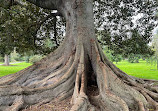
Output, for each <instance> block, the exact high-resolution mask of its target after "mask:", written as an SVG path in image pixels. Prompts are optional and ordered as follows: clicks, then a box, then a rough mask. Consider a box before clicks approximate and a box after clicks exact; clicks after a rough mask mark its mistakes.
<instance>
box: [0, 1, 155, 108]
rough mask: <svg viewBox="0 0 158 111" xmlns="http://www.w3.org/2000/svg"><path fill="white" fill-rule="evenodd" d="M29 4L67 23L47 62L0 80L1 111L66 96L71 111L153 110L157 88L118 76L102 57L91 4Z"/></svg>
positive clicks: (117, 71) (119, 73) (73, 2)
mask: <svg viewBox="0 0 158 111" xmlns="http://www.w3.org/2000/svg"><path fill="white" fill-rule="evenodd" d="M5 1H6V0H5ZM28 1H29V2H31V3H33V4H35V5H37V6H39V7H42V8H46V9H50V10H57V11H58V12H59V13H61V14H62V16H64V17H65V19H66V35H65V39H64V41H63V43H62V44H61V45H60V46H59V48H58V49H57V50H56V51H55V52H52V53H51V54H49V55H48V57H46V58H44V59H42V60H41V61H40V62H38V63H36V64H34V65H32V66H30V67H28V68H26V69H24V70H22V71H20V72H18V73H16V74H12V75H8V76H5V77H2V78H0V109H1V110H3V111H5V110H6V111H17V110H19V109H21V108H24V107H25V106H27V105H28V106H29V105H33V104H37V103H39V102H40V103H43V102H44V103H45V102H49V101H51V100H55V99H56V100H59V101H60V100H63V99H65V98H67V97H69V96H72V99H71V103H72V108H71V111H88V110H91V111H92V110H96V111H98V110H101V111H102V110H103V111H132V110H134V111H145V110H149V109H154V110H158V103H157V100H158V89H157V87H155V86H151V85H150V84H146V81H145V80H143V79H138V78H134V77H131V76H129V75H127V74H126V73H124V72H122V71H121V70H120V69H118V68H117V67H116V66H115V65H113V64H112V63H111V62H110V61H109V60H108V59H107V58H106V57H105V55H104V54H103V52H102V50H101V48H100V46H99V44H98V42H97V39H96V36H95V30H94V19H93V0H28ZM3 3H4V4H6V3H7V2H3ZM4 6H7V5H4ZM92 84H93V85H96V87H97V90H98V93H97V95H95V96H89V95H88V87H89V86H90V85H92Z"/></svg>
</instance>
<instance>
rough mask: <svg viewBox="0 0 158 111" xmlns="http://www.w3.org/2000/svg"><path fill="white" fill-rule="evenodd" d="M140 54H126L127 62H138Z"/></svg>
mask: <svg viewBox="0 0 158 111" xmlns="http://www.w3.org/2000/svg"><path fill="white" fill-rule="evenodd" d="M140 58H141V56H140V55H139V54H130V55H129V56H128V62H130V63H139V59H140Z"/></svg>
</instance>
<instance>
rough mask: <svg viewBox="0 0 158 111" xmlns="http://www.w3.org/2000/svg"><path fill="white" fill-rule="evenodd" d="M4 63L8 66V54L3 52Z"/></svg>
mask: <svg viewBox="0 0 158 111" xmlns="http://www.w3.org/2000/svg"><path fill="white" fill-rule="evenodd" d="M4 65H5V66H9V65H10V64H9V55H8V54H5V56H4Z"/></svg>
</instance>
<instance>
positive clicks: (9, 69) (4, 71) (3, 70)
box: [0, 62, 31, 77]
mask: <svg viewBox="0 0 158 111" xmlns="http://www.w3.org/2000/svg"><path fill="white" fill-rule="evenodd" d="M30 65H31V64H30V63H25V62H22V63H17V64H13V65H12V66H1V65H0V77H1V76H5V75H8V74H13V73H16V72H18V71H20V70H22V69H24V68H26V67H28V66H30Z"/></svg>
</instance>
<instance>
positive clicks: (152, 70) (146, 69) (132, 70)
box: [115, 60, 158, 80]
mask: <svg viewBox="0 0 158 111" xmlns="http://www.w3.org/2000/svg"><path fill="white" fill-rule="evenodd" d="M115 65H116V66H117V67H118V68H120V69H121V70H123V71H124V72H126V73H127V74H129V75H132V76H135V77H139V78H144V79H154V80H158V70H156V65H152V66H151V65H150V64H147V63H146V61H143V60H140V61H139V63H129V62H128V61H125V60H124V61H121V62H118V63H117V64H115Z"/></svg>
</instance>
